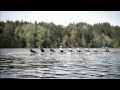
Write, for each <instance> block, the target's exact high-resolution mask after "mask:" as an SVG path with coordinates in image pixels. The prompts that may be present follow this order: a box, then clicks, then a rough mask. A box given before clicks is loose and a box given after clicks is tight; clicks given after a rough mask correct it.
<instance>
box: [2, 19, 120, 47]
mask: <svg viewBox="0 0 120 90" xmlns="http://www.w3.org/2000/svg"><path fill="white" fill-rule="evenodd" d="M61 45H62V46H63V47H65V48H67V47H71V48H76V47H81V48H82V47H87V48H93V47H95V48H101V47H111V48H120V26H113V25H110V23H108V22H104V23H96V24H94V25H90V24H87V23H85V22H79V23H76V24H75V23H70V24H69V25H68V26H63V25H55V24H54V23H53V22H50V23H47V22H43V21H42V22H37V21H35V22H34V23H32V22H27V21H23V20H21V21H18V20H16V21H10V20H7V21H6V22H4V21H0V48H30V47H32V48H40V47H43V48H49V47H53V48H58V47H59V46H61Z"/></svg>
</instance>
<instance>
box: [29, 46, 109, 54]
mask: <svg viewBox="0 0 120 90" xmlns="http://www.w3.org/2000/svg"><path fill="white" fill-rule="evenodd" d="M30 51H31V52H32V53H38V52H36V51H34V50H32V48H30ZM40 51H41V52H45V50H44V49H43V48H42V47H41V48H40ZM59 51H60V52H64V51H63V48H62V46H60V48H59ZM68 51H69V52H73V51H72V49H71V48H70V47H69V48H68ZM85 51H86V52H91V51H90V50H89V49H88V48H85ZM93 51H94V52H98V50H97V49H96V48H94V49H93ZM50 52H55V50H53V49H52V48H51V47H50ZM77 52H82V51H81V50H80V48H79V47H78V48H77ZM104 52H109V49H108V47H106V49H105V51H104Z"/></svg>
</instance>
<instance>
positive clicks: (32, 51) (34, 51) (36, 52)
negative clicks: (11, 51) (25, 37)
mask: <svg viewBox="0 0 120 90" xmlns="http://www.w3.org/2000/svg"><path fill="white" fill-rule="evenodd" d="M30 52H32V53H38V52H36V51H34V50H32V48H30Z"/></svg>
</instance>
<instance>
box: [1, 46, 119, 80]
mask: <svg viewBox="0 0 120 90" xmlns="http://www.w3.org/2000/svg"><path fill="white" fill-rule="evenodd" d="M33 50H36V51H38V52H40V51H39V49H38V48H34V49H33ZM45 50H46V51H49V49H48V48H45ZM54 50H55V51H57V52H58V48H55V49H54ZM64 50H65V52H68V51H67V49H66V48H64ZM82 50H83V49H82ZM90 50H91V51H92V49H90ZM98 50H100V51H103V50H104V49H100V48H98ZM109 50H110V51H114V50H120V48H110V49H109ZM73 51H76V49H73ZM12 52H29V48H10V49H9V48H2V49H0V78H20V79H120V53H110V54H58V53H56V54H43V55H41V54H35V55H30V54H16V55H8V54H7V53H12Z"/></svg>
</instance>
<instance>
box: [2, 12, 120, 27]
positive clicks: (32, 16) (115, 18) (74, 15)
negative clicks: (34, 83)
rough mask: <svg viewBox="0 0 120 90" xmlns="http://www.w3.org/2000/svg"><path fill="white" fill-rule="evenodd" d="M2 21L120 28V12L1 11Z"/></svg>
mask: <svg viewBox="0 0 120 90" xmlns="http://www.w3.org/2000/svg"><path fill="white" fill-rule="evenodd" d="M0 20H1V21H6V20H12V21H16V20H19V21H21V20H23V21H28V22H30V21H31V22H33V23H34V22H35V21H37V22H41V21H43V22H48V23H49V22H53V23H54V24H56V25H58V24H60V25H63V26H67V25H68V24H70V23H78V22H86V23H87V24H91V25H93V24H95V23H103V22H109V23H110V24H111V25H114V26H116V25H118V26H120V11H0Z"/></svg>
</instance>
